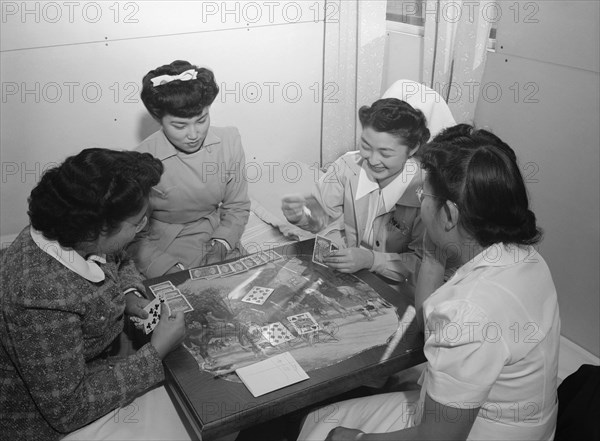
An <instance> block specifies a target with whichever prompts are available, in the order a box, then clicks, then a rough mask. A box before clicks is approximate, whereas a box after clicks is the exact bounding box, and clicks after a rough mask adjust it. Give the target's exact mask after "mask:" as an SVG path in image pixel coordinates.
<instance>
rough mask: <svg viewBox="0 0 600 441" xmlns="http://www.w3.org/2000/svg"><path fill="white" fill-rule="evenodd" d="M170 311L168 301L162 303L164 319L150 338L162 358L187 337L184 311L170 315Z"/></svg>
mask: <svg viewBox="0 0 600 441" xmlns="http://www.w3.org/2000/svg"><path fill="white" fill-rule="evenodd" d="M169 312H170V311H169V307H168V306H167V304H166V302H165V303H162V304H161V306H160V315H161V317H162V320H159V322H158V324H157V325H156V328H154V331H153V333H152V338H151V339H150V343H152V346H154V348H155V349H156V352H158V355H159V357H160V358H161V360H162V359H163V358H165V356H166V355H167V354H168V353H169V352H171V351H172V350H173V349H175V348H176V347H177V346H179V345H180V344H181V343H182V342H183V339H184V338H185V318H184V313H183V312H181V311H178V312H176V313H175V315H173V316H169Z"/></svg>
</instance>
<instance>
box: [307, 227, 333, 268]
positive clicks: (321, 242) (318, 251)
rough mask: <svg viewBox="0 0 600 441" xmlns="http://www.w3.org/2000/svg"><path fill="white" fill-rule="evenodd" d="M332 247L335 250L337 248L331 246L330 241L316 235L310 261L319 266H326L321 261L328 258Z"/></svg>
mask: <svg viewBox="0 0 600 441" xmlns="http://www.w3.org/2000/svg"><path fill="white" fill-rule="evenodd" d="M332 245H333V246H335V249H336V250H337V246H336V245H335V244H333V242H332V241H331V239H328V238H326V237H323V236H319V235H318V234H317V237H316V238H315V247H314V248H313V257H312V261H313V262H314V263H317V264H319V265H323V266H327V265H326V264H325V262H324V260H323V259H324V258H325V257H328V256H329V255H330V254H331V252H332V251H334V250H333V249H332Z"/></svg>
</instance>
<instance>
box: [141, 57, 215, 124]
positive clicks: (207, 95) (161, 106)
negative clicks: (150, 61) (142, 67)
mask: <svg viewBox="0 0 600 441" xmlns="http://www.w3.org/2000/svg"><path fill="white" fill-rule="evenodd" d="M190 69H195V70H196V72H197V77H196V79H195V80H188V81H181V80H174V81H171V82H170V83H166V84H161V85H158V86H153V85H152V78H154V77H158V76H161V75H179V74H180V73H182V72H185V71H186V70H190ZM218 93H219V86H217V83H216V82H215V76H214V74H213V73H212V71H211V70H209V69H206V68H203V67H198V66H195V65H193V64H191V63H189V62H187V61H183V60H176V61H173V62H172V63H171V64H165V65H164V66H160V67H157V68H156V69H154V70H151V71H150V72H148V73H147V74H146V75H145V76H144V78H143V79H142V92H141V98H142V102H143V103H144V106H146V109H148V112H150V115H152V116H153V117H154V118H155V119H157V120H158V121H160V120H162V118H163V117H164V116H165V115H173V116H177V117H179V118H192V117H194V116H197V115H200V114H201V113H202V111H203V110H204V108H205V107H206V106H210V105H211V104H212V103H213V101H214V100H215V98H216V97H217V94H218Z"/></svg>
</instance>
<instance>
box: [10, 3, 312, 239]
mask: <svg viewBox="0 0 600 441" xmlns="http://www.w3.org/2000/svg"><path fill="white" fill-rule="evenodd" d="M69 5H71V6H69ZM319 5H321V6H322V5H323V1H320V2H316V1H315V2H312V1H311V2H310V3H308V2H290V1H284V2H275V3H273V2H245V3H244V2H235V3H231V2H230V3H228V4H225V3H224V2H186V1H184V2H124V3H115V2H71V3H69V2H47V3H43V2H29V3H23V2H2V23H1V35H0V41H1V42H0V44H1V46H0V49H1V54H0V56H1V59H0V63H1V80H2V103H1V135H0V161H1V165H2V175H1V182H0V185H1V193H0V236H3V237H6V236H11V235H14V234H16V233H18V232H19V231H20V230H21V229H22V228H23V227H24V226H25V225H26V223H27V215H26V200H27V197H28V195H29V193H30V192H31V189H32V188H33V187H34V186H35V184H36V183H37V182H38V180H39V178H40V175H41V174H42V173H43V172H44V170H46V169H47V168H48V167H51V166H53V165H55V164H57V163H60V162H62V160H64V158H65V157H66V156H68V155H71V154H74V153H77V152H79V151H80V150H81V149H83V148H86V147H106V148H116V149H132V148H134V147H135V146H136V145H137V144H139V142H140V141H142V140H143V139H144V138H145V137H146V136H148V135H150V134H151V133H152V132H154V131H155V130H157V129H158V128H159V126H158V124H157V123H156V122H155V121H153V120H152V118H150V117H149V116H148V114H147V112H146V110H145V108H144V106H143V104H142V102H141V100H140V98H139V92H140V84H141V79H142V77H143V75H145V74H146V73H147V72H148V71H149V70H151V69H153V68H155V67H157V66H159V65H162V64H166V63H170V62H171V61H173V60H176V59H184V60H188V61H190V62H192V63H195V64H198V65H200V66H205V67H209V68H211V69H213V71H214V72H215V76H216V80H217V83H218V84H219V85H220V87H221V92H220V94H219V96H217V98H216V100H215V102H214V103H213V105H212V107H211V120H212V124H213V125H215V126H224V125H228V126H236V127H238V129H239V130H240V133H241V135H242V143H243V146H244V149H245V151H246V160H247V166H246V169H245V173H246V175H247V178H248V179H249V180H250V182H256V181H257V180H268V179H273V174H274V173H278V174H282V175H286V176H287V175H289V176H290V178H291V179H295V174H296V173H297V172H298V170H299V168H298V167H297V166H296V162H305V163H308V164H314V163H318V161H319V159H320V144H321V112H322V103H321V102H320V99H317V98H316V97H318V96H323V94H322V93H321V94H320V95H319V94H318V93H317V90H318V89H319V88H321V87H322V84H321V82H322V77H323V38H324V34H323V29H324V25H323V17H324V13H323V11H320V9H319V8H318V6H319ZM257 6H258V7H257Z"/></svg>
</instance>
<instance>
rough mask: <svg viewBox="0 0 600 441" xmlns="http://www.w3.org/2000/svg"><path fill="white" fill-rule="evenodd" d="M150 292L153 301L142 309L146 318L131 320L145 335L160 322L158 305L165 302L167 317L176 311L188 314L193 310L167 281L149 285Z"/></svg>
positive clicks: (178, 291) (177, 290) (186, 300)
mask: <svg viewBox="0 0 600 441" xmlns="http://www.w3.org/2000/svg"><path fill="white" fill-rule="evenodd" d="M150 291H152V294H154V300H152V301H151V302H150V303H148V304H147V305H146V307H145V308H144V310H145V311H146V312H147V313H148V318H147V319H140V318H137V317H132V318H131V319H132V320H133V321H134V322H137V323H138V324H139V325H142V326H143V329H144V332H145V333H146V334H149V333H150V332H152V331H153V330H154V328H155V327H156V325H157V324H158V321H159V320H160V305H162V304H163V303H165V302H166V304H167V307H168V308H169V315H172V314H175V313H176V312H178V311H182V312H189V311H193V310H194V308H192V305H190V302H189V301H188V299H187V298H186V297H185V296H184V295H183V294H182V293H181V291H180V290H179V289H177V287H175V285H173V284H172V283H171V282H169V281H166V282H162V283H158V284H156V285H151V286H150Z"/></svg>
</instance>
